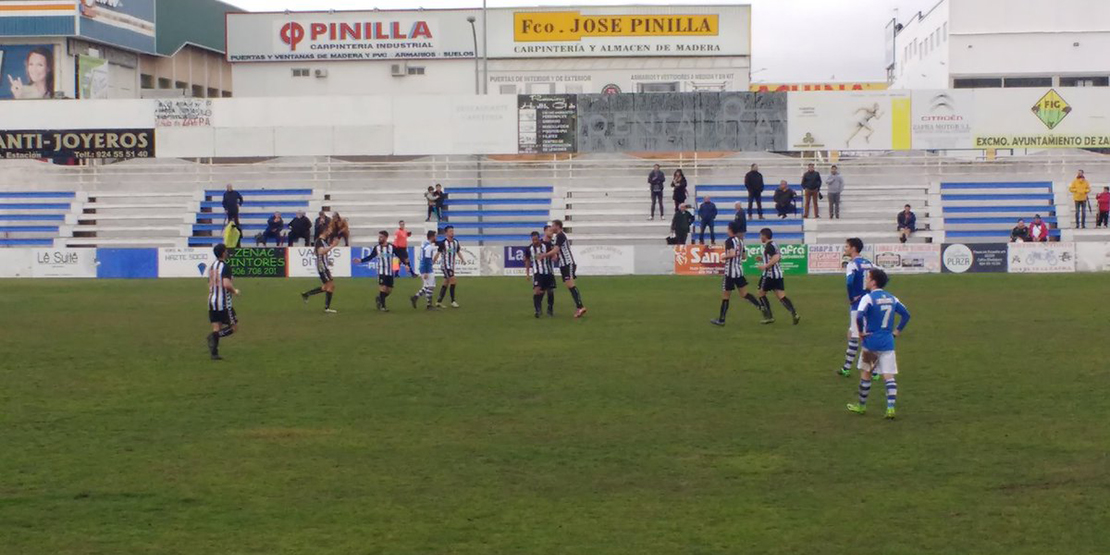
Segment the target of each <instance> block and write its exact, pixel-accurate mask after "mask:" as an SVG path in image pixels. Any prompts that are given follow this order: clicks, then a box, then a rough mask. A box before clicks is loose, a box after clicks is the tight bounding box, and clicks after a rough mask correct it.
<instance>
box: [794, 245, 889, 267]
mask: <svg viewBox="0 0 1110 555" xmlns="http://www.w3.org/2000/svg"><path fill="white" fill-rule="evenodd" d="M806 248H807V250H808V256H807V263H808V265H809V267H808V272H809V273H811V274H843V273H844V268H845V266H847V265H848V259H847V258H846V257H845V256H844V245H843V244H838V245H808V246H807V247H806ZM874 252H875V251H874V249H873V248H872V247H871V245H867V246H865V247H864V252H863V257H864V258H867V259H868V260H870V259H871V258H872V255H873V254H874Z"/></svg>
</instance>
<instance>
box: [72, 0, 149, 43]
mask: <svg viewBox="0 0 1110 555" xmlns="http://www.w3.org/2000/svg"><path fill="white" fill-rule="evenodd" d="M79 4H80V8H81V17H80V20H79V21H78V31H79V33H78V34H79V35H80V36H83V37H88V38H90V39H96V40H98V41H101V42H105V43H108V44H112V45H115V46H119V47H122V48H127V49H129V50H137V51H139V52H144V53H147V54H153V53H154V52H155V40H154V37H155V34H154V0H81V1H80V2H79Z"/></svg>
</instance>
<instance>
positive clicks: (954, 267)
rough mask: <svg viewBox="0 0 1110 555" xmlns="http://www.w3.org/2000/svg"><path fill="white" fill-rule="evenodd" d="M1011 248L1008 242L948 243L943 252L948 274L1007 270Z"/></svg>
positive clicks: (945, 268)
mask: <svg viewBox="0 0 1110 555" xmlns="http://www.w3.org/2000/svg"><path fill="white" fill-rule="evenodd" d="M1009 253H1010V250H1009V247H1008V246H1007V244H1006V243H972V244H968V245H965V244H962V243H954V244H946V245H944V251H943V253H942V254H941V259H942V262H943V264H944V267H943V268H942V271H943V272H944V273H946V274H963V273H968V272H970V273H979V272H1002V273H1005V272H1006V268H1007V258H1008V256H1009Z"/></svg>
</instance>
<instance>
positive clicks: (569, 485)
mask: <svg viewBox="0 0 1110 555" xmlns="http://www.w3.org/2000/svg"><path fill="white" fill-rule="evenodd" d="M313 283H315V280H307V279H305V280H273V281H268V280H240V283H239V285H238V286H239V287H240V289H242V290H243V293H244V295H243V296H242V297H241V298H239V299H237V300H236V307H237V309H238V312H239V315H240V318H241V320H242V331H241V332H240V334H238V335H236V336H234V337H231V338H229V339H227V340H225V341H224V343H223V345H222V351H223V355H224V356H225V357H226V359H227V360H225V361H223V362H212V361H209V360H208V356H207V352H206V350H205V346H204V335H205V334H206V333H207V330H208V323H207V314H206V307H205V293H206V292H205V284H204V282H203V281H202V280H161V281H127V282H124V281H37V282H31V281H6V282H5V283H4V293H3V295H0V314H2V315H3V316H2V318H0V338H2V339H0V346H2V352H3V357H2V361H3V363H2V366H0V400H2V401H3V403H2V405H0V553H2V554H5V555H6V554H40V553H41V554H52V555H55V554H70V553H82V554H84V553H97V554H113V555H115V554H148V553H149V554H179V553H180V554H194V553H196V554H217V553H218V554H224V553H228V554H240V553H242V554H246V553H250V554H276V553H282V554H284V553H298V554H299V553H306V554H356V553H390V554H393V553H398V554H490V553H506V554H509V553H512V554H522V553H545V554H546V553H560V554H574V555H581V554H590V555H594V554H617V553H620V554H690V553H696V554H700V553H722V554H725V553H727V554H735V553H784V554H786V553H791V554H795V553H799V554H821V553H829V554H833V553H882V554H897V553H921V554H937V553H961V554H1014V553H1030V554H1033V553H1036V554H1043V553H1061V554H1076V553H1108V552H1110V533H1108V532H1107V525H1108V523H1110V456H1108V452H1110V401H1108V399H1110V394H1108V386H1110V370H1108V368H1107V357H1108V356H1110V348H1108V347H1107V346H1106V345H1107V338H1108V337H1110V322H1108V321H1107V312H1106V293H1107V284H1108V278H1107V277H1106V276H1105V275H1074V276H1066V277H1063V276H1005V275H982V276H976V275H966V276H941V275H935V276H920V277H898V276H896V277H895V278H894V280H893V282H892V283H891V285H890V287H889V288H888V289H889V290H890V291H892V292H893V293H895V294H896V295H898V296H899V297H901V299H902V300H903V301H904V302H905V303H906V304H907V305H908V306H909V307H910V310H912V311H913V321H912V322H911V324H910V327H909V329H908V330H907V333H906V335H905V336H904V338H903V339H902V340H901V341H900V342H899V345H898V347H899V349H898V355H899V366H900V369H901V371H902V374H901V375H900V379H899V386H900V393H901V398H900V404H899V419H898V420H897V421H895V422H885V421H883V419H882V417H881V411H879V410H875V411H873V412H872V413H871V414H869V415H867V416H866V417H858V416H855V415H851V414H849V413H847V412H846V411H845V410H844V405H845V403H846V402H850V401H853V400H854V399H855V393H856V386H857V383H858V382H857V380H856V379H855V378H854V377H853V378H852V379H843V378H839V377H837V376H835V375H834V374H833V370H834V368H837V367H839V366H840V364H841V362H842V360H843V351H844V333H845V327H846V323H847V315H846V306H845V304H844V301H843V295H844V294H843V285H842V283H843V280H842V278H840V277H837V276H831V277H828V278H820V277H807V278H794V279H789V280H788V282H787V286H788V288H789V293H790V296H791V298H792V299H793V300H794V301H795V303H796V304H797V305H798V307H799V310H800V312H801V313H802V315H803V321H802V324H801V325H799V326H797V327H793V326H790V325H788V324H787V323H786V322H785V321H786V320H787V319H786V318H785V317H784V316H785V315H786V313H785V311H784V310H783V309H782V307H781V305H778V304H777V303H776V304H775V305H774V307H775V308H776V315H777V316H779V323H778V324H776V325H773V326H766V327H763V326H760V325H758V324H757V316H758V315H757V313H756V311H755V309H754V308H752V307H751V306H750V305H747V304H746V303H742V302H737V301H734V302H733V308H732V311H731V313H730V314H729V325H728V327H726V328H723V329H718V328H714V327H712V326H710V325H709V323H708V321H709V320H710V319H711V318H713V317H715V316H716V313H717V308H718V299H719V291H720V288H719V279H717V278H674V277H671V278H667V277H640V278H583V279H581V280H580V286H581V289H582V291H583V295H584V297H585V300H586V302H587V305H588V306H589V307H590V309H591V312H590V314H589V316H588V317H587V319H585V320H582V321H575V320H573V319H572V318H571V317H570V316H571V309H572V307H573V305H572V304H571V301H570V296H569V295H568V294H567V293H566V292H565V291H562V290H560V292H559V297H558V300H557V311H558V312H559V314H557V318H556V319H554V320H548V319H546V318H545V319H543V320H538V321H537V320H535V319H534V318H533V317H532V314H531V296H530V295H531V293H530V286H529V284H528V283H526V282H525V278H523V277H521V278H516V279H509V278H505V279H492V278H486V279H465V278H464V279H462V280H461V283H460V286H459V302H460V303H461V304H462V306H463V308H462V309H460V310H447V311H444V312H442V313H436V314H427V313H425V312H424V311H423V310H421V311H413V310H412V309H411V307H409V306H408V304H407V300H406V299H405V297H406V296H407V295H408V294H410V293H411V291H413V290H415V289H417V287H418V284H417V281H416V280H401V281H400V282H399V283H400V288H399V290H398V294H396V295H394V296H393V297H392V298H391V299H390V300H391V306H392V309H393V312H392V313H390V314H379V313H377V312H374V311H373V310H372V306H373V304H372V295H373V294H374V291H375V289H376V282H374V281H371V280H359V281H352V280H342V281H340V282H339V284H338V292H337V296H336V301H335V307H336V308H338V309H339V310H340V314H338V315H335V316H325V315H324V314H322V313H321V312H320V309H321V306H322V303H323V299H322V297H315V298H314V299H313V300H312V302H311V304H310V305H309V306H304V305H302V304H301V301H300V298H299V297H298V295H297V294H298V293H299V292H300V291H302V290H303V289H306V288H308V287H313V286H314V285H313ZM873 404H874V405H875V408H880V407H881V405H882V393H881V391H880V389H876V390H875V391H874V392H873Z"/></svg>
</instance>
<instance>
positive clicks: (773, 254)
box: [758, 227, 802, 326]
mask: <svg viewBox="0 0 1110 555" xmlns="http://www.w3.org/2000/svg"><path fill="white" fill-rule="evenodd" d="M774 237H775V234H774V232H773V231H771V228H769V227H765V228H763V229H761V230H759V240H760V242H762V243H763V254H762V256H760V261H759V266H758V268H759V271H761V272H763V274H762V275H761V276H760V277H759V304H760V306H761V307H763V322H762V323H763V324H774V323H775V316H774V314H772V313H771V302H770V301H768V300H767V292H768V291H774V292H775V296H776V297H778V298H779V302H781V303H782V306H785V307H786V310H789V311H790V315H791V316H793V318H794V325H795V326H796V325H798V322H800V321H801V320H802V317H801V316H798V311H796V310H794V303H792V302H790V299H788V298H787V297H786V285H785V283H786V280H785V279H783V274H782V254H781V253H780V252H779V247H778V245H776V244H775V241H774Z"/></svg>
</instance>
